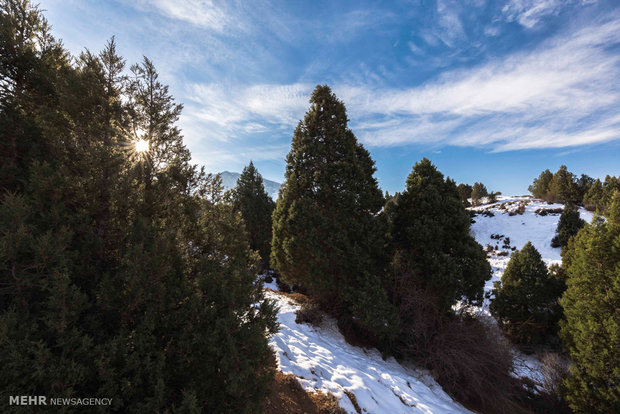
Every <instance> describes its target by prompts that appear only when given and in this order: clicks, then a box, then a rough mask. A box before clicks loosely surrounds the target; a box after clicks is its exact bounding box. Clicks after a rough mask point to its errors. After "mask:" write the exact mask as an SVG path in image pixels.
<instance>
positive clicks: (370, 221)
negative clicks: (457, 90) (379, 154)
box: [271, 86, 389, 333]
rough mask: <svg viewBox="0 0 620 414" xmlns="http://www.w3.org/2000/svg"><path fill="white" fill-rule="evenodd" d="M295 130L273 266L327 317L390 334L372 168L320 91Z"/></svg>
mask: <svg viewBox="0 0 620 414" xmlns="http://www.w3.org/2000/svg"><path fill="white" fill-rule="evenodd" d="M310 104H311V106H310V109H309V110H308V112H307V113H306V115H305V116H304V119H303V121H300V123H299V125H298V126H297V128H296V129H295V134H294V136H293V142H292V145H291V151H290V153H289V154H288V156H287V166H286V175H285V177H286V180H285V182H284V184H283V186H282V189H281V190H280V194H279V198H278V201H277V205H276V209H275V212H274V215H273V242H272V248H271V264H272V266H273V267H274V268H275V269H276V270H278V272H279V273H280V274H281V275H282V277H283V279H284V280H286V281H287V282H288V283H291V284H297V285H300V286H303V287H304V288H305V289H307V290H308V292H309V293H310V294H311V295H312V296H313V297H314V298H315V299H316V300H317V301H318V302H319V303H320V304H321V305H322V306H323V307H324V308H326V309H329V310H331V311H332V312H335V313H336V314H337V315H339V316H343V315H351V314H353V316H354V317H355V321H357V322H358V323H360V324H362V325H364V326H365V327H366V328H369V329H371V330H373V331H375V333H376V332H377V331H382V330H385V327H386V325H389V324H388V323H387V316H386V315H385V311H386V309H388V308H389V306H388V305H387V298H386V297H385V293H384V291H383V289H382V286H381V284H382V282H381V280H380V272H381V267H382V265H381V260H382V258H381V255H382V248H383V243H384V242H383V234H384V230H382V226H381V222H380V220H379V219H378V218H377V217H376V214H377V213H378V212H379V210H380V209H381V207H382V206H383V204H384V200H383V195H382V193H381V191H380V190H379V188H378V186H377V181H376V179H375V178H374V177H373V174H374V172H375V167H374V162H373V160H372V159H371V158H370V154H369V153H368V151H367V150H366V149H365V148H364V147H363V146H362V145H361V144H359V143H358V142H357V139H356V138H355V135H354V134H353V132H352V131H351V130H350V129H349V128H348V126H347V122H348V118H347V114H346V108H345V105H344V104H343V103H342V102H341V101H340V100H339V99H338V98H336V96H335V95H334V94H333V93H332V92H331V90H330V88H329V87H327V86H317V87H316V89H315V90H314V92H313V94H312V97H311V99H310Z"/></svg>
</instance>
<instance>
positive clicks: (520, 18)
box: [502, 0, 596, 29]
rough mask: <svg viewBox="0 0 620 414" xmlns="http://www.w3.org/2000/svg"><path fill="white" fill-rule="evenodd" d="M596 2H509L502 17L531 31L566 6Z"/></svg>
mask: <svg viewBox="0 0 620 414" xmlns="http://www.w3.org/2000/svg"><path fill="white" fill-rule="evenodd" d="M595 2H596V0H510V1H509V2H508V4H506V5H505V6H504V7H503V8H502V15H503V16H504V18H505V19H506V20H507V21H509V22H514V21H516V22H519V24H521V25H522V26H524V27H526V28H528V29H531V28H533V27H534V26H536V25H537V24H538V23H539V22H540V21H541V20H542V19H544V18H545V17H548V16H553V15H557V14H558V13H560V12H561V11H562V10H563V9H565V8H566V7H568V6H575V5H577V6H581V5H587V4H591V3H595Z"/></svg>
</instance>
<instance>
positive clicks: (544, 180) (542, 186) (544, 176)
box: [528, 169, 553, 198]
mask: <svg viewBox="0 0 620 414" xmlns="http://www.w3.org/2000/svg"><path fill="white" fill-rule="evenodd" d="M552 179H553V174H552V173H551V171H549V170H548V169H547V170H545V171H543V172H541V173H540V175H539V176H538V178H535V179H534V182H533V183H532V185H530V186H529V187H528V190H529V192H530V193H532V195H533V196H534V197H536V198H545V196H546V195H547V193H548V192H549V185H550V184H551V180H552Z"/></svg>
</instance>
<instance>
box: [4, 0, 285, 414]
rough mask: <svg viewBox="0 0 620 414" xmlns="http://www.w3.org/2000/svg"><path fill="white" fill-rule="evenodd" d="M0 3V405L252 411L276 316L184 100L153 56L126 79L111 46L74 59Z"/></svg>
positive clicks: (35, 23)
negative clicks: (190, 129) (198, 149)
mask: <svg viewBox="0 0 620 414" xmlns="http://www.w3.org/2000/svg"><path fill="white" fill-rule="evenodd" d="M1 5H2V8H1V9H0V18H1V23H2V24H0V36H2V38H1V39H0V48H2V53H1V54H0V56H1V59H0V60H1V62H0V65H1V66H2V69H1V70H2V82H3V83H2V87H3V88H4V89H3V90H2V93H3V95H2V102H1V103H0V104H1V105H2V111H0V143H1V144H2V146H1V148H0V152H1V154H0V156H1V157H2V165H1V166H0V169H1V170H2V171H0V190H2V191H1V193H0V286H1V289H0V348H1V349H2V352H1V353H0V365H1V366H2V367H3V371H2V374H3V375H2V376H1V377H0V399H2V400H3V401H8V398H9V396H10V395H48V396H56V397H84V396H100V397H109V398H112V399H113V407H111V408H112V409H113V410H115V411H119V412H175V411H177V410H179V409H180V408H181V407H183V408H184V409H186V410H187V411H193V412H197V411H205V412H256V411H257V410H258V409H259V408H260V406H261V398H262V396H264V394H265V392H266V391H267V387H268V383H269V379H270V378H271V377H272V375H271V374H270V369H271V364H272V363H271V362H270V361H271V350H270V348H269V346H268V343H267V335H268V334H269V333H271V332H274V330H275V328H276V327H275V312H274V309H273V306H272V305H271V303H270V302H269V301H266V300H265V299H264V297H263V293H262V286H261V284H260V283H256V282H255V279H256V272H255V271H256V267H257V261H258V256H257V255H256V254H255V253H254V252H252V251H251V249H250V248H249V245H248V243H247V240H246V237H245V234H244V225H243V222H242V220H241V217H240V215H239V214H238V213H236V212H235V211H234V210H233V208H232V206H230V205H228V204H227V203H225V202H223V200H222V196H221V194H220V192H219V191H220V189H221V181H220V180H219V179H218V178H217V177H215V178H214V177H209V176H206V175H205V174H204V173H203V172H202V171H200V170H198V169H197V168H196V167H195V166H192V165H191V164H190V163H189V160H190V154H189V151H188V150H187V148H186V147H185V146H184V144H183V141H182V137H181V134H180V131H179V130H178V128H177V127H176V126H175V125H174V124H175V121H176V120H177V118H178V115H179V113H180V109H181V107H180V106H179V105H177V104H175V103H174V100H173V99H172V97H171V96H170V94H169V93H168V89H167V87H166V86H164V85H162V84H161V83H159V81H158V80H157V72H156V71H155V68H154V66H153V65H152V63H151V62H150V61H148V60H145V61H144V63H143V64H142V65H140V66H137V67H134V75H135V76H134V78H133V79H132V80H131V83H129V85H128V84H127V81H126V79H125V77H124V75H123V74H122V71H123V61H122V59H121V58H120V57H118V56H117V55H116V53H115V47H114V42H113V41H111V42H109V43H108V45H107V46H106V48H105V50H104V51H103V52H102V53H101V54H99V55H95V54H91V53H89V52H84V53H83V54H82V55H81V56H80V58H79V59H75V60H73V59H72V58H71V57H70V56H69V54H68V53H67V52H66V51H64V49H63V48H62V45H61V44H60V43H58V42H55V41H54V40H53V38H51V37H50V36H49V34H48V33H47V26H46V25H45V20H44V18H43V16H42V15H41V12H40V10H39V9H38V8H36V7H33V6H31V5H30V3H29V2H28V1H21V0H6V1H3V2H2V3H1ZM20 33H24V34H27V37H26V38H21V39H20V36H21V34H20ZM23 71H25V72H23ZM5 81H6V82H5ZM5 87H6V88H5ZM129 121H130V122H129ZM136 138H143V139H147V140H148V141H149V149H148V151H145V152H144V153H140V154H137V153H136V152H135V151H134V149H135V147H134V145H133V144H134V143H135V140H136ZM14 143H17V146H15V145H13V144H14ZM5 161H6V163H5ZM4 167H6V168H4ZM102 187H104V188H102ZM7 190H8V191H7Z"/></svg>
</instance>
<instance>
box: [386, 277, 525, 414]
mask: <svg viewBox="0 0 620 414" xmlns="http://www.w3.org/2000/svg"><path fill="white" fill-rule="evenodd" d="M409 292H410V295H408V297H407V301H403V302H402V303H401V304H400V306H401V308H400V314H401V315H404V316H407V317H408V319H407V320H408V323H407V324H406V326H407V327H408V332H409V334H408V335H406V336H402V337H401V338H400V339H399V342H398V347H397V350H398V353H399V355H401V356H404V357H406V358H409V359H411V360H413V361H415V362H417V363H418V364H420V365H422V366H424V367H426V368H428V369H429V370H430V371H431V373H432V374H433V376H434V378H435V379H436V380H437V382H438V383H439V384H440V385H441V386H442V388H443V389H444V390H445V391H446V392H447V393H449V394H450V395H452V396H453V397H454V398H455V399H457V400H458V401H459V402H461V403H463V404H465V405H466V406H468V407H470V408H474V409H477V410H481V411H483V412H489V413H494V412H497V413H501V412H521V411H523V410H522V407H520V406H519V405H518V403H516V402H515V401H517V400H520V399H521V398H522V397H523V396H524V395H523V393H522V391H521V389H520V386H519V383H518V381H517V380H516V379H515V378H513V377H512V376H511V374H510V373H511V369H512V354H511V352H510V346H509V344H508V343H507V341H506V340H505V339H504V338H503V337H502V335H501V333H500V332H499V331H498V329H497V328H495V329H494V328H493V325H492V323H490V321H481V320H479V319H477V318H475V317H472V316H470V315H468V314H467V313H466V312H463V313H460V314H458V315H447V314H446V313H444V312H442V311H441V310H440V309H439V308H438V307H437V305H436V300H434V299H433V298H434V295H436V294H435V293H433V292H432V291H429V290H428V289H422V288H420V289H410V290H409Z"/></svg>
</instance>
